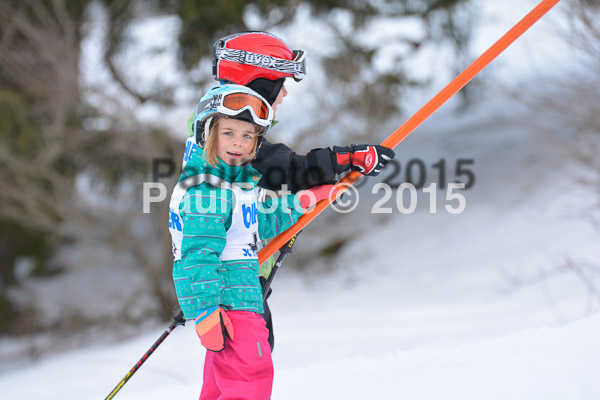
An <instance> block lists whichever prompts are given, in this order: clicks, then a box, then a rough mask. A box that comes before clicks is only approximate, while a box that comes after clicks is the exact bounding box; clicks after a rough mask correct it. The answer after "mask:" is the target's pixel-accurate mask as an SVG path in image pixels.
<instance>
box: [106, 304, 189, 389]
mask: <svg viewBox="0 0 600 400" xmlns="http://www.w3.org/2000/svg"><path fill="white" fill-rule="evenodd" d="M172 319H173V322H172V323H171V325H169V327H168V328H167V329H166V330H165V331H164V332H163V333H162V335H160V337H159V338H158V340H157V341H156V342H154V344H153V345H152V346H151V347H150V349H149V350H148V351H147V352H146V354H144V355H143V356H142V358H140V360H139V361H138V362H137V363H136V364H135V365H134V366H133V368H131V370H130V371H129V372H128V373H127V375H125V377H124V378H123V379H121V382H119V384H118V385H117V386H115V388H114V389H113V391H112V392H110V394H109V395H108V396H106V399H104V400H110V399H112V398H113V397H115V395H116V394H117V392H118V391H119V390H121V388H122V387H123V385H125V384H126V383H127V381H128V380H129V378H131V377H132V376H133V374H135V372H136V371H137V370H138V369H140V367H141V366H142V364H143V363H144V362H145V361H146V360H147V359H148V357H150V355H151V354H152V353H154V350H156V348H157V347H158V346H160V344H161V343H162V342H163V341H164V340H165V339H166V338H167V336H169V335H170V334H171V332H173V329H175V328H176V327H177V325H185V319H184V318H183V311H181V310H180V311H179V313H178V314H177V315H176V316H174V317H173V318H172Z"/></svg>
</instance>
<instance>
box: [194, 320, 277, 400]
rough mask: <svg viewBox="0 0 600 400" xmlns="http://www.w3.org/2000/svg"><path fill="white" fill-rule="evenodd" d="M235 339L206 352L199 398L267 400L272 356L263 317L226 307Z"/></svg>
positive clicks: (271, 370) (271, 378) (271, 383)
mask: <svg viewBox="0 0 600 400" xmlns="http://www.w3.org/2000/svg"><path fill="white" fill-rule="evenodd" d="M226 312H227V315H228V316H229V318H230V319H231V322H232V324H233V333H234V337H235V339H234V340H231V339H226V340H225V349H224V350H223V351H221V352H217V353H215V352H213V351H207V352H206V359H205V361H204V382H203V384H202V392H201V394H200V400H233V399H236V400H268V399H269V398H270V397H271V389H272V387H273V360H272V359H271V348H270V347H269V342H268V340H267V339H268V336H269V331H268V330H267V328H266V326H265V320H264V319H263V318H262V317H261V316H260V315H259V314H257V313H254V312H249V311H226Z"/></svg>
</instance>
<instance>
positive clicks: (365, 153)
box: [333, 144, 396, 176]
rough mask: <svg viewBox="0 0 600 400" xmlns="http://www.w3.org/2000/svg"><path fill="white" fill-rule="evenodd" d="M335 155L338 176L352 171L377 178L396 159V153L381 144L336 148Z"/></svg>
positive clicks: (334, 149)
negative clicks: (349, 170)
mask: <svg viewBox="0 0 600 400" xmlns="http://www.w3.org/2000/svg"><path fill="white" fill-rule="evenodd" d="M333 155H334V156H335V159H334V162H335V163H336V165H337V168H336V173H338V174H339V173H341V172H345V171H348V169H351V170H352V171H359V172H360V173H361V174H363V175H367V176H377V175H379V172H380V171H381V169H382V168H383V167H384V166H385V165H386V164H387V163H388V162H389V161H391V160H393V159H394V157H395V156H396V153H394V150H392V149H388V148H387V147H383V146H381V145H379V144H376V145H369V144H352V145H350V146H346V147H340V146H334V147H333Z"/></svg>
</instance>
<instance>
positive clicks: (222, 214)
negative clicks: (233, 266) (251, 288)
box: [180, 183, 231, 308]
mask: <svg viewBox="0 0 600 400" xmlns="http://www.w3.org/2000/svg"><path fill="white" fill-rule="evenodd" d="M230 211H231V192H229V191H226V190H221V189H215V188H213V187H211V186H209V185H207V184H205V183H203V184H200V185H199V186H194V187H191V188H190V189H188V191H187V193H186V194H185V196H184V198H183V201H182V202H181V205H180V214H181V216H182V218H183V242H182V249H181V263H182V265H181V268H182V270H183V271H184V273H185V275H186V276H187V278H188V279H189V280H190V286H191V290H192V293H190V295H191V296H193V297H194V298H195V299H196V301H197V302H198V304H197V307H198V308H205V307H212V306H218V305H219V304H220V291H219V283H220V276H219V273H218V269H219V268H221V260H220V259H219V255H220V254H221V253H222V252H223V249H224V248H225V242H226V227H225V223H226V221H227V218H228V216H229V215H230Z"/></svg>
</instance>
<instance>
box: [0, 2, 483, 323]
mask: <svg viewBox="0 0 600 400" xmlns="http://www.w3.org/2000/svg"><path fill="white" fill-rule="evenodd" d="M472 3H476V2H472V1H469V0H402V1H389V0H383V1H344V0H328V1H321V0H305V1H281V0H273V1H270V0H259V1H256V2H246V1H238V0H234V1H222V2H204V1H193V0H180V1H177V0H145V1H142V0H112V1H111V0H93V1H92V0H90V1H85V0H52V1H50V0H37V1H36V0H5V1H2V2H1V3H0V142H1V143H0V165H1V169H0V174H1V178H0V333H4V334H10V335H19V334H26V333H34V332H39V331H54V332H59V333H60V332H63V333H64V332H69V331H72V330H73V329H76V328H79V327H84V326H88V325H94V324H97V323H99V322H103V323H105V324H106V321H111V323H112V324H113V325H111V326H113V327H114V326H116V325H117V324H120V323H122V322H131V323H139V322H141V321H143V320H145V319H148V318H155V319H156V318H165V317H166V316H168V315H170V310H171V307H172V306H173V305H174V304H175V302H176V300H175V297H174V293H173V288H172V284H171V279H170V274H171V254H170V238H169V236H168V230H167V226H166V221H167V219H166V216H167V212H166V207H167V205H166V204H154V205H153V208H152V213H151V214H143V213H142V207H141V202H142V201H141V196H142V183H143V182H144V181H149V180H151V179H152V160H154V159H157V158H170V159H173V160H179V159H180V157H181V153H182V151H183V147H182V145H183V141H184V138H185V134H184V133H183V132H184V126H185V119H183V120H181V122H180V124H179V126H164V124H163V125H161V124H160V123H157V121H158V122H160V120H161V119H162V117H163V116H164V115H167V114H168V113H169V112H170V110H172V109H174V108H176V107H181V106H182V104H183V105H185V106H186V107H187V110H189V112H191V111H192V110H193V106H194V102H195V101H196V100H197V98H199V97H200V95H201V93H203V92H204V91H205V90H206V88H207V85H208V84H210V82H211V79H212V77H211V76H210V72H211V70H210V65H211V59H210V56H211V54H210V52H211V47H212V43H213V42H214V41H215V40H216V39H218V38H219V37H221V36H223V35H227V34H230V33H232V32H236V31H243V30H269V31H273V32H282V31H283V32H285V29H286V27H289V26H291V25H293V24H294V23H296V24H298V23H303V22H302V21H303V20H299V15H300V14H303V13H304V14H306V15H308V16H309V19H310V21H311V26H313V28H310V27H308V26H307V27H306V33H304V32H302V37H304V40H306V41H313V42H315V41H317V42H318V41H319V40H321V39H320V38H312V37H311V35H312V33H313V32H314V29H315V28H314V26H316V27H317V28H316V29H321V30H323V31H325V32H327V40H328V43H323V44H322V46H321V47H322V48H321V50H320V51H316V53H310V52H309V54H308V57H309V58H311V57H312V60H311V62H312V63H313V65H317V64H318V65H319V67H318V69H314V68H313V69H314V70H313V71H311V70H309V71H308V73H309V78H307V80H310V79H311V78H310V76H311V74H315V75H316V76H317V77H318V76H319V70H320V71H325V72H322V73H323V74H325V75H326V81H325V83H324V84H323V82H322V81H321V83H320V84H321V85H322V86H323V87H322V88H321V89H322V91H321V92H320V93H318V94H317V95H315V98H314V99H311V101H314V107H315V109H319V110H323V111H322V112H321V113H320V116H315V118H313V119H311V123H310V124H309V125H307V126H304V127H302V128H301V130H300V131H299V132H298V135H297V137H309V136H310V135H308V133H309V132H313V131H315V130H319V128H321V127H322V126H323V124H325V123H326V124H328V125H334V126H335V125H336V124H337V125H340V126H342V128H341V130H342V131H343V134H342V136H343V137H344V138H346V139H347V141H349V140H350V139H351V138H355V137H361V136H364V135H369V134H370V133H371V132H373V131H375V130H376V129H377V128H378V127H381V126H382V124H383V123H384V122H385V121H386V119H388V118H389V117H390V116H396V118H397V117H398V115H401V113H402V107H401V104H402V100H403V96H404V93H405V91H406V88H408V87H411V86H416V85H424V84H426V83H427V81H428V79H427V78H422V77H415V76H414V74H412V73H411V71H408V70H407V69H406V65H405V61H406V60H407V59H409V58H410V57H412V56H414V55H415V54H418V52H419V51H421V50H422V49H424V48H426V47H427V46H428V45H430V44H432V43H442V42H444V43H446V45H447V44H450V45H451V48H452V49H453V51H452V60H451V62H452V63H453V65H454V66H455V68H456V71H459V70H462V68H464V66H466V65H467V63H468V61H469V60H468V57H469V56H468V53H467V52H466V49H467V48H468V44H469V40H470V37H471V32H472V27H473V25H472V23H473V15H474V12H475V11H476V9H475V6H474V4H472ZM157 16H169V17H170V18H174V19H176V20H177V21H178V25H177V26H179V30H178V32H177V35H176V38H177V40H176V42H177V43H173V44H172V46H170V47H173V48H177V49H178V52H177V60H176V66H177V70H178V80H179V81H178V82H177V84H176V85H174V84H170V83H169V82H168V81H158V80H157V81H156V82H153V84H151V85H140V84H139V80H138V79H137V77H136V75H135V73H132V71H150V70H152V68H153V64H152V63H145V64H144V65H140V64H139V63H131V64H127V63H124V62H123V59H124V57H126V55H127V54H128V52H131V50H132V49H131V47H132V43H131V30H132V26H134V25H136V24H138V25H139V24H140V23H141V22H143V21H144V20H146V19H152V18H156V17H157ZM298 21H300V22H298ZM304 21H306V20H304ZM404 23H406V24H409V26H414V27H416V28H415V29H414V31H407V30H406V29H398V30H395V29H387V30H386V36H385V37H383V38H381V39H378V40H377V41H375V42H374V41H373V40H371V32H374V31H376V30H377V29H378V28H381V27H382V26H384V27H385V26H389V27H401V26H403V24H404ZM93 26H100V29H99V30H96V31H95V32H100V34H99V35H98V34H97V35H98V36H96V38H98V37H99V39H97V40H98V43H97V44H96V48H97V49H98V51H99V52H100V54H101V63H102V68H103V70H102V71H107V73H106V75H103V77H100V74H99V73H98V76H99V78H98V81H96V82H95V83H94V84H91V83H90V82H89V81H86V79H85V74H86V73H87V74H90V72H89V71H88V70H86V67H85V65H86V60H85V59H84V57H83V55H82V46H83V45H84V42H85V41H86V40H90V37H91V32H92V30H93V29H92V28H93ZM311 29H312V30H311ZM299 30H300V31H302V29H299ZM153 35H156V36H157V37H159V36H160V35H161V32H153ZM284 39H285V40H286V41H287V42H288V43H289V44H290V46H291V47H292V48H302V43H298V44H297V43H296V41H298V42H299V40H295V39H297V38H296V37H294V38H288V37H285V36H284ZM383 42H385V46H383V44H384V43H383ZM314 46H315V47H316V46H317V44H314ZM394 49H395V50H394ZM388 51H389V53H386V52H388ZM156 56H157V57H160V56H161V54H160V52H157V54H156ZM384 56H385V57H387V59H388V60H389V59H391V60H392V62H388V63H387V64H386V65H385V67H381V66H378V65H379V64H378V63H381V60H382V58H385V57H384ZM94 73H95V72H94ZM94 73H92V74H94ZM98 82H100V83H98ZM303 85H304V82H303ZM181 87H184V88H186V90H185V93H186V94H187V95H186V96H183V97H182V96H181V95H178V93H180V92H178V88H181ZM141 108H144V109H146V110H153V111H152V114H153V116H154V118H150V119H147V118H144V115H146V114H144V113H141V112H139V110H140V109H141ZM349 112H350V113H351V115H352V117H350V113H349ZM188 115H189V114H188ZM357 121H358V122H359V123H358V124H357ZM366 128H368V129H366ZM303 133H306V135H303ZM330 144H333V143H327V145H330ZM175 178H176V176H173V177H172V178H170V179H164V180H162V182H163V183H165V185H166V186H167V188H169V190H170V188H171V187H172V185H173V182H174V181H173V180H174V179H175ZM163 203H164V202H163ZM65 249H71V251H70V253H69V254H70V256H69V257H65V256H62V257H61V254H64V250H65ZM73 249H80V251H79V253H77V252H74V251H73ZM92 250H93V251H96V252H97V253H98V252H99V251H100V250H103V252H99V254H104V256H97V255H96V256H91V254H92ZM97 253H94V254H97ZM73 254H77V256H74V255H73ZM83 269H95V270H97V271H101V274H100V275H98V276H97V278H96V279H97V280H96V281H97V282H98V284H99V285H101V282H102V281H104V280H106V281H107V282H109V283H108V284H110V282H111V279H110V276H109V275H110V274H112V273H113V272H117V271H119V272H123V271H125V270H127V271H129V270H131V272H132V274H131V275H126V277H127V280H128V281H127V284H126V285H125V289H126V290H125V289H123V288H121V289H120V290H119V291H120V292H121V293H120V297H119V302H120V306H118V307H116V308H115V307H114V306H110V305H109V303H110V302H109V301H108V300H109V299H108V298H106V299H102V298H100V299H96V300H95V301H96V303H97V307H98V308H100V309H102V308H105V309H106V310H105V312H104V313H98V312H89V308H88V306H86V305H85V302H86V301H87V300H85V299H83V298H82V296H86V290H85V288H77V281H76V280H75V281H73V282H71V284H70V285H71V286H69V288H67V289H65V288H63V290H65V291H68V290H74V294H73V295H72V296H71V297H68V296H67V297H66V300H64V303H61V304H58V305H55V306H56V307H58V309H59V311H58V313H56V315H51V314H52V309H51V308H50V307H49V305H48V304H47V303H48V301H46V300H45V299H44V290H43V287H45V286H47V285H48V284H49V283H50V282H51V281H52V280H53V279H55V278H56V277H57V276H61V275H64V274H67V273H74V272H75V271H79V270H83ZM121 283H122V282H121ZM77 289H78V290H77ZM124 292H126V293H124ZM106 296H107V297H109V296H113V294H109V293H107V295H106ZM113 300H114V299H113ZM105 303H106V305H105Z"/></svg>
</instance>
